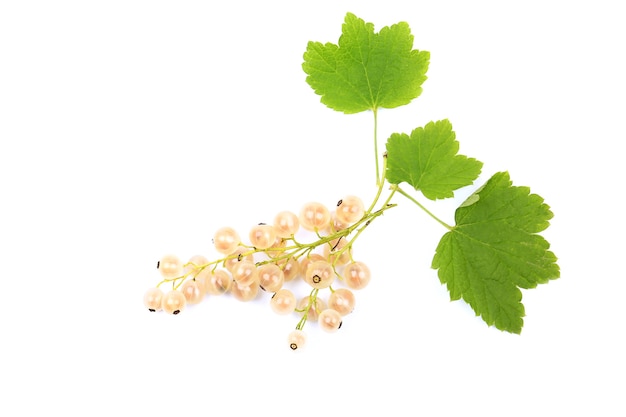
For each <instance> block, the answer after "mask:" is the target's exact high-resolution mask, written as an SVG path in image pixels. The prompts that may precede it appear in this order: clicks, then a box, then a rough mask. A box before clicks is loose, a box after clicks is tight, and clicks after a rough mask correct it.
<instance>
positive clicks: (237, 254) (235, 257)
mask: <svg viewBox="0 0 626 417" xmlns="http://www.w3.org/2000/svg"><path fill="white" fill-rule="evenodd" d="M246 252H247V253H248V254H247V255H245V256H244V255H243V254H244V253H246ZM231 256H232V258H231ZM241 261H249V262H252V261H254V256H253V255H252V253H251V251H250V249H248V248H244V247H243V246H239V247H238V248H237V249H235V251H234V252H233V253H231V254H230V256H229V259H228V260H226V261H224V267H225V268H226V269H227V270H228V272H231V273H232V272H233V268H234V267H235V266H236V265H237V264H238V263H239V262H241Z"/></svg>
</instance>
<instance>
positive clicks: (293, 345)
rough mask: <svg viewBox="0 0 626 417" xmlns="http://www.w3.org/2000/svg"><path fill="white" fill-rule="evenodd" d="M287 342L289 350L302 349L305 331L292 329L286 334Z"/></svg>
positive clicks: (304, 341)
mask: <svg viewBox="0 0 626 417" xmlns="http://www.w3.org/2000/svg"><path fill="white" fill-rule="evenodd" d="M287 342H288V343H289V348H290V349H291V350H297V349H302V348H303V347H304V345H305V344H306V333H304V332H303V331H302V330H297V329H296V330H294V331H292V332H291V333H289V336H287Z"/></svg>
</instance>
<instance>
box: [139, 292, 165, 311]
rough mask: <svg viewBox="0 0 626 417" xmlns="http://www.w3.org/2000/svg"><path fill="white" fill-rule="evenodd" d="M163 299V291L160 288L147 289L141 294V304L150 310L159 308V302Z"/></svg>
mask: <svg viewBox="0 0 626 417" xmlns="http://www.w3.org/2000/svg"><path fill="white" fill-rule="evenodd" d="M162 300H163V291H161V289H160V288H157V287H154V288H150V289H148V291H146V292H145V294H144V295H143V305H145V306H146V308H147V309H148V310H150V311H153V312H154V311H159V310H161V302H162Z"/></svg>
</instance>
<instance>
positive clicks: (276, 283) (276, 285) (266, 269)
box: [257, 264, 285, 292]
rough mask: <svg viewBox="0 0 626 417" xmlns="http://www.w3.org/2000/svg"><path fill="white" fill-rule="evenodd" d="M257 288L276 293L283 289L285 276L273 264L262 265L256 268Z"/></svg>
mask: <svg viewBox="0 0 626 417" xmlns="http://www.w3.org/2000/svg"><path fill="white" fill-rule="evenodd" d="M257 274H258V280H259V286H260V287H261V289H262V290H264V291H268V292H276V291H278V290H280V289H281V288H282V287H283V283H284V282H285V274H284V272H283V270H282V269H280V268H279V267H278V266H277V265H275V264H263V265H261V266H259V267H258V268H257Z"/></svg>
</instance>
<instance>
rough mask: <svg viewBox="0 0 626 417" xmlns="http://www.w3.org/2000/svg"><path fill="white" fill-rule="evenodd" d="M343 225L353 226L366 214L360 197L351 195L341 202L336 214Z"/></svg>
mask: <svg viewBox="0 0 626 417" xmlns="http://www.w3.org/2000/svg"><path fill="white" fill-rule="evenodd" d="M335 213H336V216H337V220H339V221H340V222H341V223H347V224H353V223H356V222H357V221H359V220H361V217H363V214H365V206H364V205H363V201H361V199H360V198H359V197H356V196H353V195H349V196H346V197H344V198H342V199H341V200H340V202H339V203H338V205H337V211H336V212H335Z"/></svg>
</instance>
